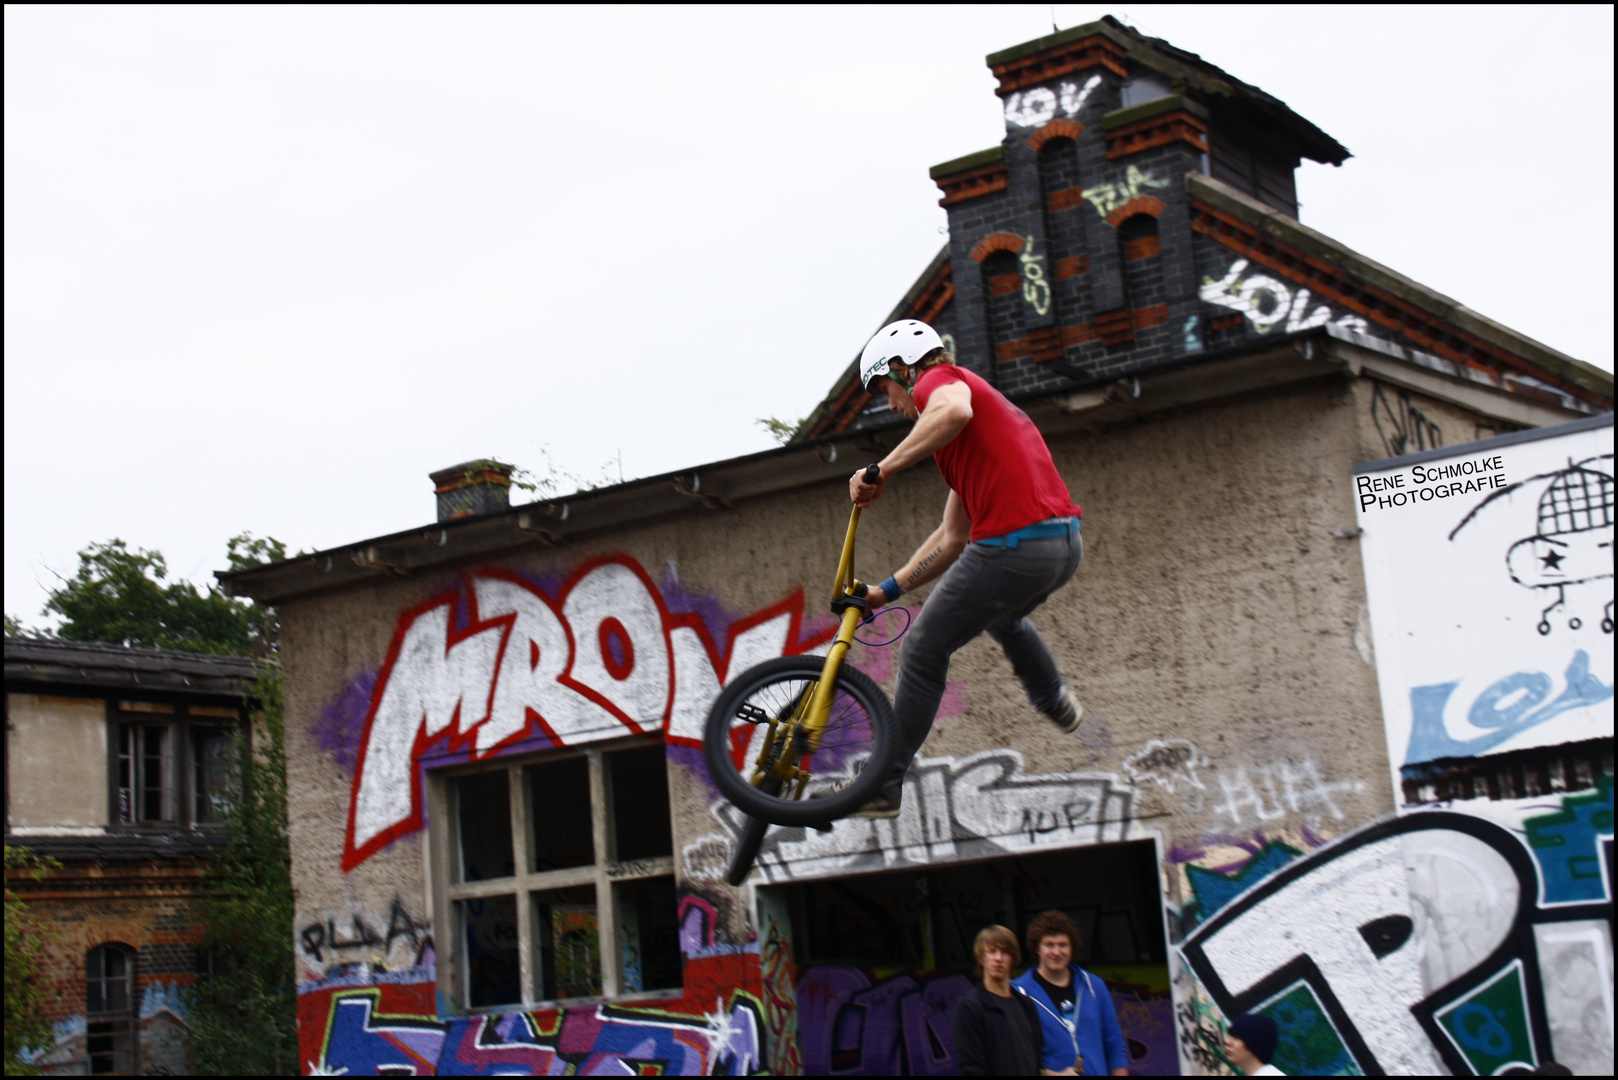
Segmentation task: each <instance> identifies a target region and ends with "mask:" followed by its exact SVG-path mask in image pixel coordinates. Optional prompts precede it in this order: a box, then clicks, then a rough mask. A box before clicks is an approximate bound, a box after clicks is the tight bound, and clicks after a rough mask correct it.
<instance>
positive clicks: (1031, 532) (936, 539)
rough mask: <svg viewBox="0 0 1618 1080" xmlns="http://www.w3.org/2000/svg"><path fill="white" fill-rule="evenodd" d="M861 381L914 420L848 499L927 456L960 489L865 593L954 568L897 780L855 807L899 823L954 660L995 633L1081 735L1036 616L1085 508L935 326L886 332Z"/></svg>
mask: <svg viewBox="0 0 1618 1080" xmlns="http://www.w3.org/2000/svg"><path fill="white" fill-rule="evenodd" d="M860 381H861V383H862V384H863V385H864V386H865V388H866V389H867V390H869V391H870V392H871V393H873V394H880V395H883V396H885V397H886V398H887V401H888V405H889V407H890V408H892V409H893V411H894V412H896V413H901V414H903V415H904V416H906V417H907V418H909V419H910V420H912V421H915V422H916V423H915V427H914V428H912V429H911V431H910V434H909V435H907V436H905V438H904V441H903V442H901V443H900V444H899V445H898V446H896V447H894V448H893V450H892V451H891V452H890V453H889V454H888V455H887V457H885V458H883V459H882V460H881V461H880V462H879V463H878V464H880V465H881V466H882V471H881V475H880V477H879V478H878V480H877V482H876V483H874V484H868V483H866V482H865V475H864V470H861V471H860V472H856V473H855V474H854V475H853V476H852V477H850V478H849V481H848V493H849V497H850V498H851V499H852V500H853V501H854V502H855V503H856V504H858V505H860V506H869V505H871V504H872V503H874V502H876V501H877V500H878V499H880V498H881V497H882V492H883V491H884V490H885V489H886V487H887V484H888V481H889V480H891V479H892V478H893V477H894V476H896V475H897V474H899V473H901V472H904V471H905V470H906V469H908V468H910V467H912V466H914V465H916V464H918V463H920V462H922V461H924V460H925V459H927V458H928V457H932V458H933V459H934V460H935V461H936V462H937V463H938V469H939V471H940V472H941V473H943V475H944V482H945V483H946V484H948V485H949V489H950V491H949V498H948V499H947V500H946V501H945V503H944V519H943V521H941V522H940V523H939V525H938V528H937V529H935V530H933V534H932V535H931V536H929V537H928V538H927V539H926V541H925V542H924V543H923V544H922V545H921V546H920V547H919V548H917V549H916V553H915V554H914V555H912V556H911V557H910V561H909V562H907V563H905V564H904V566H903V567H901V568H900V569H899V570H898V571H896V572H895V573H894V574H893V576H892V577H890V578H888V579H887V580H886V581H884V582H882V583H881V584H880V585H877V586H874V587H873V588H872V589H871V590H870V592H869V594H868V596H867V599H868V601H869V603H870V605H871V607H872V609H873V610H874V609H876V608H878V607H881V606H883V605H885V604H890V603H892V602H893V601H895V600H897V599H898V598H899V597H900V596H902V595H903V594H904V593H906V592H909V591H910V590H912V589H916V588H919V587H920V586H922V585H924V584H926V583H927V582H929V581H932V580H933V579H935V578H938V577H939V576H940V575H942V577H943V580H942V581H940V582H939V584H938V587H937V588H935V589H934V590H933V593H932V595H931V596H929V597H928V598H927V601H926V603H925V604H923V605H922V609H921V614H920V615H918V616H917V617H916V621H915V623H914V625H912V626H911V627H910V630H909V632H908V633H907V634H906V636H905V640H904V645H903V647H902V648H901V650H900V654H899V681H898V685H897V686H896V688H895V690H894V696H893V716H894V721H895V726H896V728H897V734H898V737H897V739H896V743H897V746H896V749H895V755H894V758H893V764H892V774H891V777H890V779H889V780H888V781H887V782H886V783H885V784H884V785H883V786H882V788H881V789H880V790H879V792H878V794H877V796H876V797H875V798H873V799H872V800H871V801H870V802H868V803H867V804H866V805H865V806H864V807H862V808H861V809H860V810H858V811H856V812H855V815H854V816H856V817H867V818H891V817H897V816H898V815H899V804H900V799H901V796H902V794H903V781H904V774H905V771H906V770H907V769H908V768H909V767H910V762H911V760H912V759H913V758H914V757H915V755H916V752H917V751H918V750H919V749H921V744H922V742H923V741H925V740H926V738H927V733H928V732H929V731H930V730H931V729H932V726H933V717H934V716H935V715H936V714H937V712H938V705H939V702H940V701H941V700H942V699H943V696H944V682H945V679H946V677H947V676H948V674H949V663H950V657H951V656H952V655H954V653H955V651H956V650H957V649H959V648H961V647H962V646H963V645H965V644H966V643H967V642H969V641H971V640H972V639H973V638H975V637H977V636H978V635H979V634H981V633H983V632H984V631H985V630H986V631H988V633H989V636H990V637H992V638H994V640H995V641H997V642H999V643H1000V647H1001V649H1003V650H1005V654H1006V658H1007V659H1009V660H1010V661H1011V667H1012V670H1013V671H1015V672H1016V673H1017V678H1018V679H1019V680H1021V682H1022V684H1023V688H1024V689H1025V690H1026V691H1027V692H1028V698H1029V700H1030V701H1031V702H1033V704H1034V707H1035V708H1037V709H1039V710H1040V711H1041V712H1043V713H1044V714H1045V715H1046V716H1047V717H1049V718H1050V720H1051V722H1052V723H1054V724H1055V725H1056V726H1057V728H1058V729H1060V730H1061V731H1062V732H1063V733H1064V734H1071V733H1072V732H1074V731H1076V730H1078V727H1079V724H1080V722H1081V721H1082V720H1083V719H1084V708H1083V706H1081V705H1080V704H1079V703H1078V701H1077V700H1076V699H1075V698H1074V697H1073V695H1072V693H1071V692H1069V691H1068V689H1067V686H1066V684H1064V683H1063V681H1062V677H1061V675H1060V674H1059V673H1058V672H1057V670H1056V662H1055V660H1053V659H1052V658H1051V653H1050V649H1048V648H1047V647H1046V645H1045V641H1044V639H1043V638H1041V637H1040V635H1039V631H1037V630H1035V629H1034V626H1033V624H1032V623H1030V622H1029V621H1028V614H1029V612H1031V611H1033V610H1034V609H1035V608H1037V607H1038V606H1039V605H1040V604H1043V603H1044V602H1045V600H1046V598H1047V597H1049V596H1050V595H1051V593H1053V592H1055V591H1056V590H1057V589H1059V588H1061V587H1062V586H1063V585H1065V584H1067V582H1068V580H1069V579H1070V578H1072V577H1073V574H1074V573H1075V572H1076V571H1077V570H1078V568H1079V561H1080V559H1081V558H1082V557H1083V555H1084V543H1083V540H1082V538H1081V536H1080V533H1079V518H1080V516H1081V514H1082V511H1081V510H1080V509H1079V508H1078V507H1077V506H1075V505H1074V504H1073V499H1072V496H1071V495H1070V494H1069V493H1068V490H1067V485H1066V484H1065V483H1063V482H1062V477H1061V475H1060V474H1059V473H1058V472H1057V471H1056V464H1055V462H1053V461H1052V460H1051V452H1050V448H1049V447H1047V446H1046V445H1045V439H1044V437H1043V436H1041V435H1040V433H1039V429H1038V428H1037V427H1035V426H1034V422H1033V421H1032V420H1030V419H1029V418H1028V416H1027V414H1026V413H1024V412H1023V411H1022V410H1021V409H1019V408H1017V407H1016V406H1015V405H1013V404H1012V403H1011V402H1010V401H1008V400H1006V397H1005V395H1003V394H1001V393H1000V392H999V391H998V390H996V389H995V388H994V387H992V386H990V385H989V384H988V383H987V382H985V381H984V380H983V379H982V378H980V377H979V376H977V375H975V374H973V373H972V372H970V371H966V370H964V369H963V368H960V367H957V366H956V364H955V360H954V358H953V357H951V356H950V354H949V353H948V352H947V351H946V350H945V348H944V343H943V341H942V340H941V339H940V338H939V336H938V334H937V332H936V331H934V330H933V328H932V327H930V326H928V325H927V324H926V323H923V322H919V321H917V320H915V319H906V320H902V321H900V322H896V323H892V324H890V325H888V326H884V327H883V328H882V329H881V330H879V331H877V334H876V336H875V337H874V338H872V339H871V342H870V344H868V345H867V346H866V347H865V351H864V353H863V354H862V355H861V356H860Z"/></svg>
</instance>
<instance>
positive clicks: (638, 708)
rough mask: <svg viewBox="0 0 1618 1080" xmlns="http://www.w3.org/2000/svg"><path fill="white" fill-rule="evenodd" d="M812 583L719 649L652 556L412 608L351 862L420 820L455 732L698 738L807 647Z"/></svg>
mask: <svg viewBox="0 0 1618 1080" xmlns="http://www.w3.org/2000/svg"><path fill="white" fill-rule="evenodd" d="M802 610H803V595H802V593H801V592H799V593H795V594H794V595H793V596H791V597H789V598H788V599H787V600H785V601H783V602H781V603H780V604H777V605H775V606H774V607H771V608H767V609H765V610H763V611H760V612H757V613H755V614H754V615H752V616H749V617H748V618H746V619H743V620H740V621H739V622H737V623H735V624H733V625H732V626H731V628H730V631H729V640H728V641H727V642H726V645H727V646H728V647H727V648H726V649H725V650H724V651H723V652H721V651H720V649H719V648H718V646H717V645H716V644H715V643H714V642H713V641H712V640H711V638H710V635H709V632H708V629H707V627H706V625H705V624H704V623H703V622H702V620H701V619H700V618H699V617H697V616H695V615H670V614H669V613H668V611H667V609H666V607H665V605H664V603H663V599H662V596H661V594H660V593H659V592H658V590H657V588H656V587H655V586H654V585H653V584H652V582H651V580H650V579H649V578H648V577H647V576H646V573H645V571H644V570H642V569H641V567H640V564H639V563H636V562H635V561H634V560H633V559H629V558H626V557H621V556H619V557H613V558H607V559H599V560H595V561H593V562H591V563H588V564H586V565H585V566H583V567H581V568H580V569H579V570H578V571H577V572H576V573H575V575H574V577H573V578H572V579H570V580H569V581H568V583H567V584H566V585H564V586H563V587H562V589H561V590H560V591H559V592H558V594H557V596H556V598H555V599H554V600H553V599H552V598H551V597H550V596H548V595H547V594H546V593H544V592H543V591H541V590H540V589H539V588H537V587H536V586H534V585H532V584H530V583H529V582H527V581H525V580H523V579H521V578H520V577H518V576H516V575H513V574H509V573H505V572H503V571H494V570H491V571H482V572H477V573H474V574H472V575H471V576H470V578H469V588H468V589H467V590H465V591H462V592H458V593H456V594H451V595H447V596H439V597H435V598H434V599H433V600H431V601H429V602H428V603H426V604H423V605H421V606H420V607H417V608H414V609H412V610H410V611H407V612H405V613H404V614H403V615H402V616H400V618H399V622H398V625H397V627H396V628H395V630H394V638H393V643H392V645H391V646H390V648H389V650H388V657H387V659H386V661H385V662H384V663H383V665H382V670H381V671H380V672H379V673H378V676H377V681H376V687H375V689H374V691H373V692H372V696H371V706H370V709H369V712H368V715H367V716H366V721H365V731H364V734H363V736H362V738H361V743H360V748H359V753H358V757H357V762H356V766H355V770H354V780H353V792H352V796H351V800H350V804H349V821H348V833H347V838H346V841H345V844H344V853H343V869H344V870H345V871H348V870H351V869H353V868H354V867H355V866H358V865H359V864H360V863H361V862H364V861H365V860H366V859H367V858H369V857H370V856H371V855H372V854H374V853H375V852H377V851H379V850H381V848H383V847H385V846H386V845H387V844H389V843H391V842H392V841H393V840H395V839H397V838H398V837H400V836H404V835H407V834H409V833H411V832H414V831H416V830H417V829H419V828H420V827H421V823H422V818H421V807H420V804H419V801H420V792H419V785H418V784H417V783H416V782H415V770H416V768H417V761H418V760H419V758H420V755H421V754H422V753H423V751H424V750H425V749H426V747H427V746H428V744H429V743H432V742H434V741H441V739H442V737H445V736H448V737H449V738H450V740H451V743H452V745H456V746H461V745H469V747H470V752H471V755H472V756H473V757H474V758H487V757H492V756H497V755H499V754H500V753H502V752H503V751H504V750H505V748H506V747H508V746H510V745H512V744H514V743H516V742H518V741H520V740H524V739H528V740H535V739H537V740H540V743H539V744H540V745H545V744H546V743H548V744H550V745H553V746H571V745H576V744H580V743H587V742H593V741H597V740H600V739H608V738H613V737H616V736H619V735H624V734H628V733H631V732H661V733H664V734H665V737H666V738H667V739H668V740H669V741H670V742H676V743H683V744H685V745H689V746H700V745H701V738H702V726H703V721H704V719H705V718H706V716H707V713H708V708H709V706H710V705H711V704H712V702H713V700H714V698H715V697H716V696H718V693H719V690H720V688H721V687H723V686H724V683H725V679H726V676H727V675H728V674H729V673H730V672H732V671H743V670H745V669H746V668H748V667H751V666H753V665H754V664H757V663H760V662H762V661H764V660H768V659H773V658H774V657H777V656H784V655H788V654H789V653H793V652H799V651H805V650H809V651H815V650H816V649H817V647H818V645H819V642H818V640H812V641H800V640H798V630H799V626H800V623H801V620H802Z"/></svg>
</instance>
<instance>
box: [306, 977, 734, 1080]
mask: <svg viewBox="0 0 1618 1080" xmlns="http://www.w3.org/2000/svg"><path fill="white" fill-rule="evenodd" d="M757 979H758V960H757V956H756V954H751V955H749V954H736V955H732V956H724V957H709V958H699V959H696V960H688V961H687V964H686V989H687V992H686V995H685V996H684V997H682V998H680V999H677V1000H672V1001H656V1002H646V1003H642V1004H637V1005H594V1006H589V1007H583V1008H576V1009H561V1010H549V1011H544V1012H521V1011H518V1012H506V1013H498V1014H492V1015H478V1016H466V1017H458V1018H455V1019H449V1020H446V1019H440V1018H439V1015H438V1011H437V1005H436V998H437V983H436V979H435V972H434V969H433V967H432V966H431V965H424V966H422V967H419V968H411V969H408V970H405V971H401V972H374V973H366V972H361V973H356V974H352V975H339V976H337V977H334V978H330V979H324V980H312V981H310V982H307V983H305V984H304V985H303V986H301V987H300V988H299V990H298V1039H299V1052H300V1054H301V1055H302V1059H303V1062H304V1066H303V1067H304V1070H305V1072H306V1074H308V1075H311V1076H339V1075H359V1074H371V1075H380V1074H384V1073H390V1072H391V1073H395V1074H398V1073H408V1074H410V1075H416V1076H427V1075H439V1076H501V1075H506V1076H509V1075H531V1076H556V1075H561V1074H564V1073H565V1074H567V1075H573V1076H595V1075H614V1076H622V1075H624V1074H625V1073H628V1074H629V1075H631V1076H663V1075H683V1076H706V1075H721V1076H746V1075H750V1074H753V1073H757V1072H759V1071H761V1070H762V1069H763V1067H764V1056H763V1055H764V1048H763V1030H764V1029H763V1017H762V1010H761V1007H760V1003H759V1002H758V1000H757V999H756V998H755V997H753V996H752V995H751V994H748V993H746V992H745V991H744V990H741V989H738V988H739V987H743V986H747V985H749V984H752V985H756V984H757Z"/></svg>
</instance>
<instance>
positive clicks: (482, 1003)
mask: <svg viewBox="0 0 1618 1080" xmlns="http://www.w3.org/2000/svg"><path fill="white" fill-rule="evenodd" d="M457 907H459V909H460V916H461V928H462V931H463V933H464V934H465V937H464V938H463V939H462V944H463V947H464V948H465V949H466V989H467V1000H468V1002H469V1003H470V1004H471V1006H472V1008H474V1009H482V1008H489V1007H491V1006H495V1005H516V1004H518V1003H520V1002H521V1001H522V980H521V977H520V975H519V960H518V954H519V951H520V950H519V946H518V934H517V898H516V897H515V896H510V895H506V896H482V897H477V898H475V899H470V900H461V901H458V902H457Z"/></svg>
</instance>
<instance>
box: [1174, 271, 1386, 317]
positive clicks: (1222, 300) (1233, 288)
mask: <svg viewBox="0 0 1618 1080" xmlns="http://www.w3.org/2000/svg"><path fill="white" fill-rule="evenodd" d="M1247 265H1248V264H1247V260H1246V259H1237V260H1236V261H1235V262H1233V263H1231V265H1230V269H1229V270H1228V271H1226V273H1225V276H1224V278H1222V279H1221V280H1219V281H1215V280H1214V279H1213V278H1211V277H1204V278H1203V279H1202V288H1201V289H1200V290H1199V291H1198V295H1199V296H1201V297H1202V299H1203V300H1204V301H1206V302H1207V303H1210V304H1217V305H1219V306H1220V307H1224V308H1230V309H1231V310H1232V311H1239V312H1241V313H1242V315H1243V316H1244V317H1245V318H1246V319H1247V322H1248V325H1250V326H1251V327H1252V328H1253V330H1254V331H1255V332H1257V333H1260V334H1268V333H1269V332H1270V331H1271V330H1272V329H1274V328H1275V327H1276V326H1277V325H1279V324H1280V323H1281V320H1283V319H1285V320H1286V326H1285V332H1286V333H1288V334H1293V333H1297V332H1298V331H1300V330H1310V329H1313V328H1314V327H1316V326H1325V325H1326V324H1327V323H1330V324H1332V325H1333V326H1338V327H1341V328H1342V329H1344V330H1352V331H1354V332H1355V333H1357V334H1368V333H1370V332H1371V328H1370V325H1369V324H1368V323H1366V321H1365V320H1364V319H1363V318H1361V317H1360V316H1358V315H1338V314H1337V313H1336V312H1335V311H1333V310H1332V308H1331V307H1330V306H1329V305H1327V304H1319V305H1317V306H1316V307H1315V309H1314V310H1313V311H1309V310H1308V309H1309V290H1308V289H1303V288H1300V289H1298V290H1297V292H1293V291H1292V289H1290V288H1288V287H1287V285H1286V284H1285V283H1283V282H1281V281H1279V280H1277V279H1276V278H1273V277H1270V276H1269V275H1267V274H1249V275H1247V276H1246V277H1243V276H1242V275H1243V274H1244V273H1245V272H1246V270H1247ZM1306 312H1307V314H1306Z"/></svg>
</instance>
